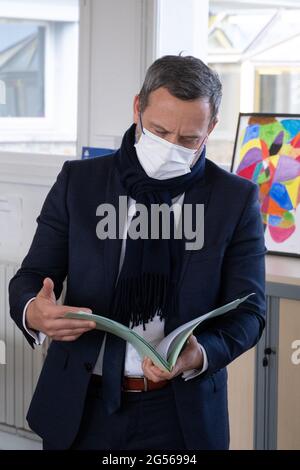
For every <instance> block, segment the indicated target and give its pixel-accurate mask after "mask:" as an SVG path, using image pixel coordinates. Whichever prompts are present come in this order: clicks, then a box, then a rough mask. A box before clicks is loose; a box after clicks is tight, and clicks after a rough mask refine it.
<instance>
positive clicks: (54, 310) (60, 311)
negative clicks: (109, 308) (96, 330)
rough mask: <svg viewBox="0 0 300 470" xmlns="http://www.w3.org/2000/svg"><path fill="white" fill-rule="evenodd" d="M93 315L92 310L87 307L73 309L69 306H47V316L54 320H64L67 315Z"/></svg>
mask: <svg viewBox="0 0 300 470" xmlns="http://www.w3.org/2000/svg"><path fill="white" fill-rule="evenodd" d="M69 312H70V313H78V312H85V313H92V310H91V309H90V308H87V307H71V306H69V305H49V306H47V314H48V316H49V317H52V318H54V319H59V318H63V317H64V315H65V314H66V313H69ZM72 321H87V320H72Z"/></svg>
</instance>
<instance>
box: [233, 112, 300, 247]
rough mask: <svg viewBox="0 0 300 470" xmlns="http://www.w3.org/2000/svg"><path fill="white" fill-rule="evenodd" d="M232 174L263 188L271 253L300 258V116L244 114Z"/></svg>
mask: <svg viewBox="0 0 300 470" xmlns="http://www.w3.org/2000/svg"><path fill="white" fill-rule="evenodd" d="M231 171H233V172H234V173H236V174H237V175H239V176H242V177H244V178H247V179H249V180H252V181H253V182H254V183H256V184H257V185H258V187H259V198H260V208H261V215H262V221H263V224H264V230H265V244H266V247H267V249H268V252H270V253H274V254H282V255H293V256H300V115H291V114H289V115H282V114H281V115H279V114H244V113H241V114H240V116H239V122H238V128H237V133H236V139H235V146H234V152H233V159H232V165H231Z"/></svg>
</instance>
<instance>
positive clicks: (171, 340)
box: [65, 292, 254, 371]
mask: <svg viewBox="0 0 300 470" xmlns="http://www.w3.org/2000/svg"><path fill="white" fill-rule="evenodd" d="M250 295H254V292H252V293H251V294H249V295H246V296H245V297H242V298H241V299H236V300H234V301H233V302H229V303H228V304H225V305H223V306H222V307H219V308H216V309H215V310H211V311H210V312H208V313H205V314H204V315H201V316H200V317H197V318H195V319H194V320H191V321H189V322H187V323H185V324H184V325H181V326H179V327H178V328H176V329H175V330H173V331H172V332H171V333H169V334H168V335H167V336H165V337H164V338H163V339H162V340H161V341H160V343H159V344H158V345H157V346H156V347H153V346H152V345H151V344H150V343H148V342H147V341H146V340H145V339H144V338H143V337H142V336H140V335H139V334H137V333H136V332H135V331H134V330H132V329H130V328H128V327H127V326H125V325H122V324H121V323H118V322H116V321H114V320H111V319H109V318H106V317H101V316H100V315H94V314H92V313H85V312H80V311H79V312H77V313H72V312H68V313H66V314H65V317H67V318H74V319H79V320H90V321H94V322H95V323H96V328H98V329H99V330H102V331H106V332H107V333H112V334H114V335H116V336H119V337H120V338H123V339H124V340H125V341H128V342H129V343H131V344H132V346H133V347H134V348H135V349H136V350H137V352H138V353H139V355H140V357H141V359H143V358H144V357H146V356H147V357H149V358H150V359H151V360H152V362H153V363H154V364H155V365H156V366H158V367H159V368H160V369H162V370H165V371H171V370H172V368H173V366H174V364H175V363H176V360H177V358H178V356H179V354H180V352H181V350H182V348H183V346H184V344H185V342H186V340H187V339H188V337H189V336H190V335H191V334H192V333H193V331H194V329H195V328H197V326H199V325H200V324H201V323H203V322H204V321H206V320H210V319H211V318H214V317H218V316H220V315H224V313H227V312H229V310H232V309H234V308H236V307H237V306H238V305H239V304H240V303H242V302H244V301H245V300H246V299H248V297H250Z"/></svg>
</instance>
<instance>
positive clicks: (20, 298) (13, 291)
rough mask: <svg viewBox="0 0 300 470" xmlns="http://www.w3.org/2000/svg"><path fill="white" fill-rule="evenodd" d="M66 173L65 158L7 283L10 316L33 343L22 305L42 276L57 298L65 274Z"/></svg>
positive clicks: (39, 284)
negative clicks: (25, 249) (27, 246)
mask: <svg viewBox="0 0 300 470" xmlns="http://www.w3.org/2000/svg"><path fill="white" fill-rule="evenodd" d="M68 174H69V163H68V162H65V163H64V166H63V168H62V170H61V172H60V174H59V175H58V177H57V180H56V182H55V184H54V185H53V187H52V188H51V190H50V192H49V193H48V196H47V197H46V200H45V202H44V205H43V207H42V210H41V214H40V215H39V217H38V218H37V223H38V227H37V230H36V232H35V235H34V238H33V241H32V244H31V247H30V249H29V252H28V254H27V256H26V257H25V258H24V261H23V263H22V265H21V268H20V269H19V270H18V271H17V273H16V274H15V276H14V277H13V278H12V279H11V281H10V284H9V302H10V314H11V317H12V319H13V320H14V321H15V322H16V324H17V325H18V327H19V328H20V329H21V330H22V332H23V333H24V335H25V337H26V339H27V341H28V342H29V344H30V345H31V346H32V347H33V346H34V339H33V337H32V336H31V335H29V334H28V332H27V331H26V329H25V328H24V326H23V310H24V307H25V305H26V304H27V302H28V301H29V300H30V299H31V298H33V297H35V296H36V295H37V293H38V292H39V290H40V289H41V287H42V285H43V280H44V278H45V277H50V278H51V279H52V280H53V282H54V292H55V296H56V298H59V296H60V294H61V292H62V288H63V281H64V279H65V277H66V275H67V266H68V227H69V214H68V209H67V192H68Z"/></svg>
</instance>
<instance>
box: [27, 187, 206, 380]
mask: <svg viewBox="0 0 300 470" xmlns="http://www.w3.org/2000/svg"><path fill="white" fill-rule="evenodd" d="M183 199H184V194H181V195H180V196H177V197H176V198H174V199H172V203H173V205H172V209H173V211H174V222H175V225H176V226H177V225H178V223H179V219H180V215H181V209H182V203H183ZM135 203H136V201H135V200H134V199H132V198H130V197H129V198H128V217H127V224H125V227H124V234H123V243H122V249H121V255H120V262H119V273H120V271H121V268H122V265H123V262H124V257H125V250H126V235H127V232H128V227H129V225H130V222H131V219H132V217H133V216H134V214H135V212H136V209H135ZM34 299H35V297H34V298H32V299H30V300H29V301H28V302H27V304H26V305H25V308H24V311H23V326H24V328H25V330H26V331H27V332H28V333H29V334H30V335H31V336H32V337H33V339H34V340H35V343H36V344H42V343H43V341H44V339H45V338H46V335H45V334H44V333H42V332H37V333H36V332H34V331H32V330H30V329H28V328H27V326H26V310H27V307H28V305H29V303H30V302H32V300H34ZM164 324H165V323H164V320H163V319H161V318H160V317H159V316H158V315H155V316H154V318H153V320H152V321H149V322H148V323H146V325H145V328H146V329H145V330H144V329H143V325H142V324H141V325H138V326H135V327H134V328H133V330H134V331H136V332H137V333H138V334H139V335H140V336H142V337H143V338H145V340H146V341H148V342H149V343H151V344H152V345H153V346H156V345H157V344H158V343H159V342H160V341H161V340H162V339H163V337H164ZM105 340H106V335H105V337H104V340H103V343H102V346H101V350H100V353H99V356H98V358H97V361H96V364H95V368H94V371H93V373H94V374H98V375H102V364H103V355H104V348H105ZM199 348H200V349H201V351H202V354H203V366H202V368H201V369H191V370H188V371H185V372H183V374H182V377H183V378H184V379H185V380H189V379H192V378H194V377H196V376H197V375H199V374H201V373H203V372H205V371H206V369H207V368H208V361H207V355H206V351H205V349H204V348H203V346H201V345H200V344H199ZM141 362H142V361H141V358H140V356H139V354H138V352H137V351H136V349H135V348H134V347H133V346H132V345H131V344H130V343H129V342H127V343H126V354H125V368H124V375H126V376H143V370H142V366H141Z"/></svg>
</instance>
